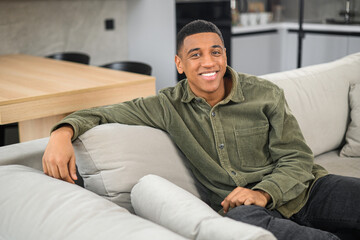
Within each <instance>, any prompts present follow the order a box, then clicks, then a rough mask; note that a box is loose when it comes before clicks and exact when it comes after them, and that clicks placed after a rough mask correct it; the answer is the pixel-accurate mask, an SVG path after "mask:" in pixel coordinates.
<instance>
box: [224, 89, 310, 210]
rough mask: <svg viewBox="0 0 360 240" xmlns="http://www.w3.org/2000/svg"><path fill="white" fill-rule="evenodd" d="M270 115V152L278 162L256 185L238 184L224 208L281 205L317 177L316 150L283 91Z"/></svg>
mask: <svg viewBox="0 0 360 240" xmlns="http://www.w3.org/2000/svg"><path fill="white" fill-rule="evenodd" d="M268 119H269V122H270V126H271V128H270V131H269V152H270V155H271V158H272V159H273V160H274V162H275V164H276V166H275V168H274V170H273V171H272V173H271V174H268V175H266V176H264V177H263V179H262V181H261V182H259V183H258V184H256V185H255V186H254V187H253V188H252V189H247V188H242V187H237V188H235V189H234V190H233V191H232V192H231V193H230V194H229V195H228V196H227V197H226V198H225V199H224V201H223V202H222V203H221V205H222V206H223V209H224V212H227V211H228V209H229V208H233V207H236V206H239V205H258V206H262V207H268V208H271V209H273V208H277V207H279V206H281V205H283V204H285V203H287V202H288V201H290V200H292V199H295V198H296V197H298V196H299V195H300V194H301V193H302V192H303V191H304V190H305V189H307V188H308V186H309V183H310V181H311V180H313V179H314V176H313V174H312V168H313V154H312V151H311V150H310V148H309V147H308V146H307V144H306V142H305V140H304V137H303V135H302V133H301V130H300V127H299V125H298V123H297V121H296V119H295V117H294V116H293V115H292V113H291V112H290V109H289V107H288V105H287V103H286V100H285V96H284V94H283V92H282V91H281V94H280V98H279V100H278V103H277V104H276V106H275V107H274V109H273V110H272V111H271V112H270V113H269V116H268Z"/></svg>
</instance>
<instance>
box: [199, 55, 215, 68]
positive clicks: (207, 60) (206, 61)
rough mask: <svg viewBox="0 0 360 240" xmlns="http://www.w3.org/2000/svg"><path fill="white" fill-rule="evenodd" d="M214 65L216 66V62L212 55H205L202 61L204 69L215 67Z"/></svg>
mask: <svg viewBox="0 0 360 240" xmlns="http://www.w3.org/2000/svg"><path fill="white" fill-rule="evenodd" d="M214 64H215V61H214V59H213V57H212V56H211V55H210V54H205V55H203V58H202V61H201V65H202V66H203V67H212V66H214Z"/></svg>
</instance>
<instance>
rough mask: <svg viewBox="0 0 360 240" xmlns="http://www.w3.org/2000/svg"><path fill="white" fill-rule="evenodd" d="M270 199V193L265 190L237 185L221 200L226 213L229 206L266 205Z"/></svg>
mask: <svg viewBox="0 0 360 240" xmlns="http://www.w3.org/2000/svg"><path fill="white" fill-rule="evenodd" d="M270 200H271V197H270V195H269V194H268V193H266V192H264V191H261V190H251V189H247V188H242V187H237V188H235V189H234V190H233V191H232V192H231V193H230V194H229V195H228V196H227V197H226V198H225V199H224V201H222V202H221V206H223V208H224V213H227V212H228V211H229V208H234V207H237V206H240V205H257V206H260V207H265V206H266V205H267V204H268V202H269V201H270Z"/></svg>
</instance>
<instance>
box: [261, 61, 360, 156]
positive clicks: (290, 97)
mask: <svg viewBox="0 0 360 240" xmlns="http://www.w3.org/2000/svg"><path fill="white" fill-rule="evenodd" d="M359 76H360V58H359V54H354V55H350V56H347V57H345V58H342V59H339V60H336V61H333V62H330V63H326V64H319V65H315V66H309V67H304V68H300V69H296V70H291V71H287V72H281V73H274V74H268V75H264V76H262V77H263V78H265V79H268V80H270V81H272V82H274V83H275V84H277V85H278V86H280V87H281V88H283V89H284V92H285V97H286V99H287V101H288V104H289V107H290V109H292V111H293V114H294V115H295V117H296V118H297V120H298V122H299V125H300V128H301V130H302V132H303V135H304V137H305V140H306V141H307V143H308V145H309V146H310V148H311V150H312V151H313V153H314V155H315V156H317V155H319V154H322V153H325V152H328V151H330V150H333V149H336V148H338V147H340V146H341V144H343V139H344V136H345V132H346V129H347V120H348V119H347V118H348V113H349V104H348V93H349V85H350V84H351V83H357V82H360V79H359Z"/></svg>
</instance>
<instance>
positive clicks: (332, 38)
mask: <svg viewBox="0 0 360 240" xmlns="http://www.w3.org/2000/svg"><path fill="white" fill-rule="evenodd" d="M347 44H348V37H347V36H341V35H336V34H317V33H305V38H304V39H303V52H302V66H303V67H305V66H310V65H314V64H319V63H325V62H330V61H334V60H336V59H339V58H342V57H344V56H346V55H347V53H348V52H347Z"/></svg>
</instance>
